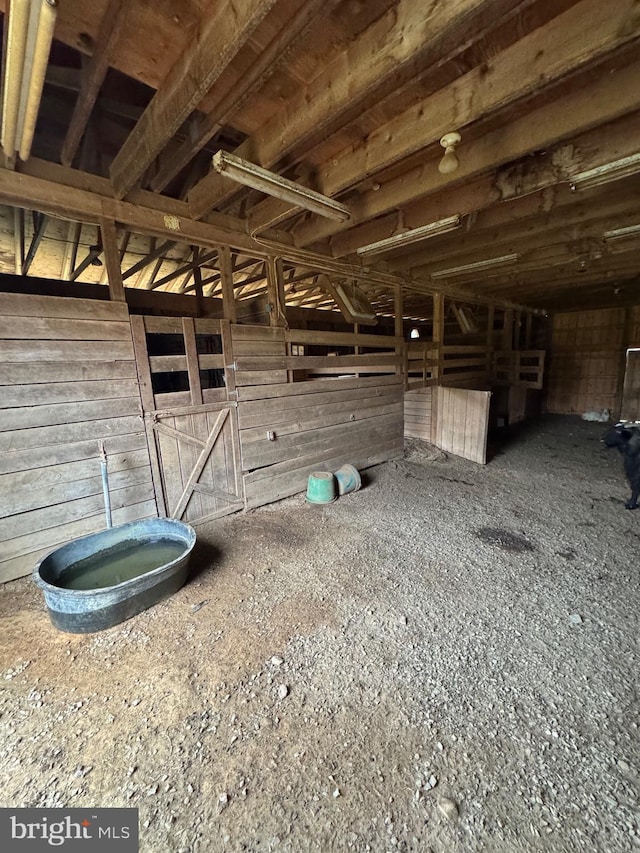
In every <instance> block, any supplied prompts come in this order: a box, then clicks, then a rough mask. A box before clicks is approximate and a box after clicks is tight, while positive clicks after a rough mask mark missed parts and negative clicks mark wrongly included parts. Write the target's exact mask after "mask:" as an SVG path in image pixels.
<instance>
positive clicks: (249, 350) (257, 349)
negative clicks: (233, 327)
mask: <svg viewBox="0 0 640 853" xmlns="http://www.w3.org/2000/svg"><path fill="white" fill-rule="evenodd" d="M286 354H287V346H286V344H285V342H284V341H247V340H237V341H234V342H233V355H234V358H237V357H238V356H251V355H286Z"/></svg>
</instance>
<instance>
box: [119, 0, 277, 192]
mask: <svg viewBox="0 0 640 853" xmlns="http://www.w3.org/2000/svg"><path fill="white" fill-rule="evenodd" d="M276 2H277V0H221V2H219V3H216V4H215V6H214V7H213V8H212V10H211V12H207V13H204V12H203V17H202V21H201V25H200V27H199V28H198V30H197V31H196V32H195V33H194V35H193V37H192V38H191V39H190V43H189V47H188V48H187V49H186V50H185V51H184V53H183V54H182V55H181V56H180V58H179V59H178V61H177V62H176V63H175V64H174V65H173V67H172V68H171V70H170V71H169V73H168V74H167V76H166V78H165V80H164V81H163V83H162V85H161V86H160V88H159V89H158V91H157V92H156V94H155V95H154V97H153V98H152V100H151V102H150V104H149V105H148V107H147V108H146V110H145V111H144V113H143V114H142V117H141V118H140V120H139V121H138V123H137V124H136V126H135V127H134V129H133V131H132V132H131V134H130V135H129V137H128V138H127V141H126V142H125V144H124V145H123V146H122V148H121V149H120V151H119V152H118V154H117V155H116V157H115V159H114V161H113V163H112V164H111V169H110V174H111V181H112V184H113V188H114V193H115V195H116V198H119V199H121V198H124V196H125V195H126V194H127V193H128V192H129V190H131V189H132V188H133V187H134V186H135V185H136V183H137V182H138V181H139V179H140V178H141V177H142V175H143V174H144V172H145V171H146V169H148V168H149V166H150V165H151V164H152V163H153V161H154V160H155V158H156V157H157V156H158V154H159V153H160V151H162V149H163V148H164V147H165V145H166V144H167V142H168V141H169V140H170V139H171V137H172V136H173V135H174V134H175V133H176V131H177V130H178V128H179V127H180V125H181V124H182V123H183V122H184V121H185V120H186V119H187V118H188V117H189V115H190V113H191V112H192V111H193V110H194V109H195V108H196V107H197V106H198V104H199V103H200V101H201V100H202V99H203V97H204V96H205V95H206V94H207V92H208V91H209V90H210V89H211V87H212V86H213V84H214V83H215V82H216V80H218V78H219V77H220V75H221V74H222V72H223V71H224V70H225V68H226V67H227V66H228V65H229V63H230V62H231V60H232V59H233V58H234V57H235V56H236V54H237V53H238V51H239V50H241V49H242V48H243V47H244V45H245V44H246V42H247V40H248V39H249V38H250V37H251V35H252V34H253V32H254V31H255V29H256V27H257V26H258V25H259V24H260V22H261V21H262V20H263V18H264V17H265V16H266V15H267V14H268V13H269V12H270V11H271V9H272V8H273V6H274V5H275V4H276Z"/></svg>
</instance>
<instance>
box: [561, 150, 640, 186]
mask: <svg viewBox="0 0 640 853" xmlns="http://www.w3.org/2000/svg"><path fill="white" fill-rule="evenodd" d="M638 172H640V153H639V154H632V155H631V156H630V157H622V159H620V160H614V161H613V162H612V163H605V165H604V166H596V167H595V168H594V169H588V170H587V171H586V172H580V173H579V174H577V175H574V176H573V177H572V178H570V179H569V180H570V184H571V189H572V190H574V191H576V190H578V191H580V190H589V189H592V188H593V187H600V186H602V185H603V184H608V183H609V182H610V181H617V180H619V179H620V178H628V177H629V176H630V175H636V174H638Z"/></svg>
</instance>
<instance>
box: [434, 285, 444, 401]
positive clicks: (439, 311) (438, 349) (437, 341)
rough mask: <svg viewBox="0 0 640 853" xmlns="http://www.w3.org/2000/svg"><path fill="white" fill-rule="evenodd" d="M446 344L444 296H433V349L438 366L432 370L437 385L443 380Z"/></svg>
mask: <svg viewBox="0 0 640 853" xmlns="http://www.w3.org/2000/svg"><path fill="white" fill-rule="evenodd" d="M443 342H444V294H443V293H434V294H433V348H434V350H435V360H436V364H435V365H434V366H433V368H432V376H433V378H434V379H436V380H437V381H436V383H435V384H436V385H438V384H440V379H441V378H442V359H443V354H442V345H443Z"/></svg>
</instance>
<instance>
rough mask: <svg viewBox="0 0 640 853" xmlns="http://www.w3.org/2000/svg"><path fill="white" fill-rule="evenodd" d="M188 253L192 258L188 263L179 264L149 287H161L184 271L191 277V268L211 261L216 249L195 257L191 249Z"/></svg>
mask: <svg viewBox="0 0 640 853" xmlns="http://www.w3.org/2000/svg"><path fill="white" fill-rule="evenodd" d="M189 254H191V255H192V260H191V261H190V263H187V264H183V265H182V266H179V267H178V268H177V269H175V270H174V271H173V272H171V273H168V274H167V275H165V276H163V277H162V278H161V279H158V280H157V281H156V282H154V284H153V287H152V288H151V289H152V290H155V289H156V288H158V287H162V285H163V284H168V283H169V282H170V281H173V280H174V279H176V278H179V277H180V276H181V275H183V274H184V273H189V277H191V274H192V273H193V270H194V269H195V268H196V267H200V266H203V265H204V264H206V263H207V262H208V261H212V260H213V259H214V258H217V256H218V251H217V249H216V250H215V251H213V252H207V253H206V254H203V255H200V256H199V257H197V258H196V257H195V256H194V252H193V250H189Z"/></svg>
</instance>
